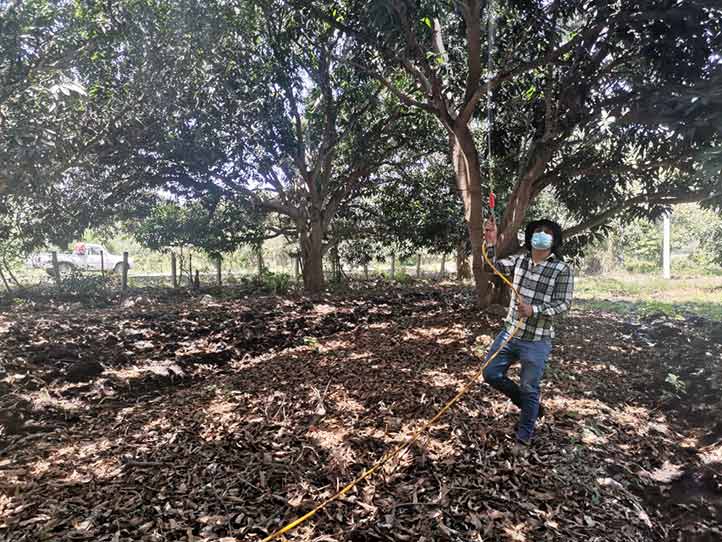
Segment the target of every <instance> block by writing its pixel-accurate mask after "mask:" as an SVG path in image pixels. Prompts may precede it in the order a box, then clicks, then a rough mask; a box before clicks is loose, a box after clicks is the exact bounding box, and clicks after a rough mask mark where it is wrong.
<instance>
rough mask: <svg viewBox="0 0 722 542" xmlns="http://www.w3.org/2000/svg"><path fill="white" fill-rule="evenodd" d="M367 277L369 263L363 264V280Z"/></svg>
mask: <svg viewBox="0 0 722 542" xmlns="http://www.w3.org/2000/svg"><path fill="white" fill-rule="evenodd" d="M368 279H369V264H367V263H365V264H364V280H368Z"/></svg>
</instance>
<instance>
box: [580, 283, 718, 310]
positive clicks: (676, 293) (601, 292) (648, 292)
mask: <svg viewBox="0 0 722 542" xmlns="http://www.w3.org/2000/svg"><path fill="white" fill-rule="evenodd" d="M575 297H576V305H577V306H578V307H580V308H583V309H587V310H603V311H608V312H616V313H620V314H637V315H640V316H648V315H650V314H654V313H663V314H666V315H667V316H672V317H682V316H684V315H688V314H696V315H698V316H703V317H705V318H710V319H713V320H720V321H722V277H716V276H704V277H685V278H673V279H670V280H666V279H663V278H661V277H658V276H653V275H611V276H602V277H581V278H579V279H578V280H577V285H576V295H575Z"/></svg>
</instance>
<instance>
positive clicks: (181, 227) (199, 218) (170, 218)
mask: <svg viewBox="0 0 722 542" xmlns="http://www.w3.org/2000/svg"><path fill="white" fill-rule="evenodd" d="M128 229H129V231H130V232H131V233H132V234H133V236H134V237H135V238H136V239H137V241H138V242H139V243H141V244H142V245H143V246H145V247H146V248H150V249H151V250H160V251H166V250H168V249H169V248H182V247H189V248H190V247H193V248H197V249H200V250H202V251H204V252H205V253H206V254H208V255H209V256H212V257H220V256H221V254H223V253H224V252H233V251H234V250H236V249H237V248H239V247H240V246H241V245H244V244H255V243H258V241H259V240H260V239H262V238H263V230H264V226H263V217H262V216H261V215H259V214H258V213H254V211H253V210H252V209H248V208H247V207H245V206H244V205H243V204H242V203H240V204H239V203H238V202H232V201H220V202H215V205H213V207H212V208H207V207H204V206H203V205H201V204H200V203H199V202H190V203H186V204H182V203H178V202H173V201H159V202H158V203H157V204H156V205H155V206H154V207H153V208H152V209H151V210H150V212H149V213H148V215H147V216H145V217H144V218H143V220H141V221H139V222H134V223H129V224H128Z"/></svg>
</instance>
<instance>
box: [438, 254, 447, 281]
mask: <svg viewBox="0 0 722 542" xmlns="http://www.w3.org/2000/svg"><path fill="white" fill-rule="evenodd" d="M445 276H446V252H444V253H443V254H442V255H441V267H440V268H439V278H441V279H443V278H444V277H445Z"/></svg>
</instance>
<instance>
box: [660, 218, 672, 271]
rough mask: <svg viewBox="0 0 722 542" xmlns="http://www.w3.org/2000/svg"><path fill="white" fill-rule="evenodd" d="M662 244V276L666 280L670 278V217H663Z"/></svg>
mask: <svg viewBox="0 0 722 542" xmlns="http://www.w3.org/2000/svg"><path fill="white" fill-rule="evenodd" d="M663 230H664V242H663V247H662V276H663V277H664V278H666V279H670V278H672V258H671V256H672V255H671V252H672V250H671V247H672V242H671V237H672V235H671V230H672V220H671V217H670V215H664V225H663Z"/></svg>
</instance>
